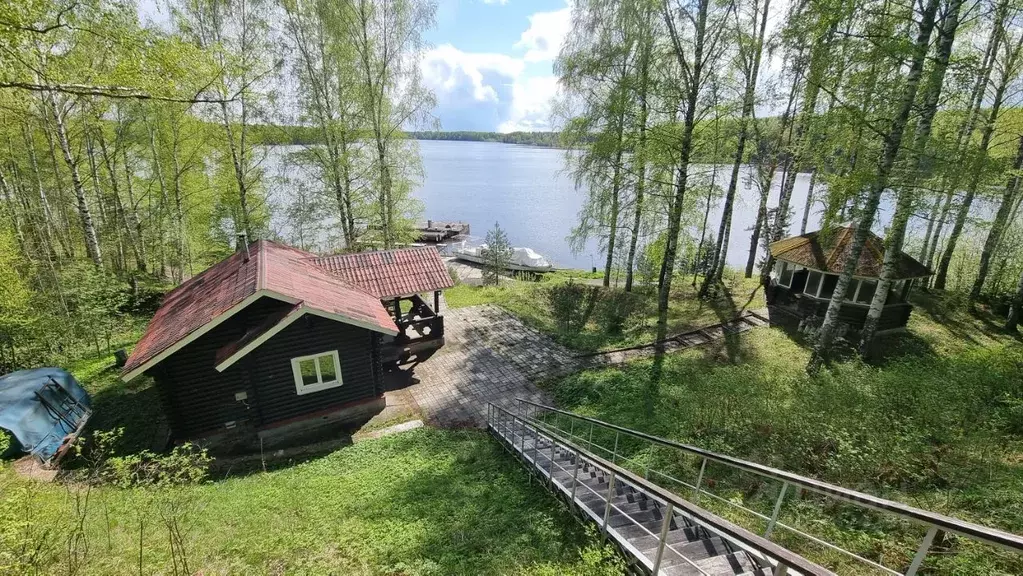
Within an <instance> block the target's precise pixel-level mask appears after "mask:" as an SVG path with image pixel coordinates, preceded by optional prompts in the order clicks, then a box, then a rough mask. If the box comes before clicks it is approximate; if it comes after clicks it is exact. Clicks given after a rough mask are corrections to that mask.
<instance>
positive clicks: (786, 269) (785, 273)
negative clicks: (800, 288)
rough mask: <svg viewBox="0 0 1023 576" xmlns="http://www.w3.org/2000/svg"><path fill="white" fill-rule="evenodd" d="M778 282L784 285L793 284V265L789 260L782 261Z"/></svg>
mask: <svg viewBox="0 0 1023 576" xmlns="http://www.w3.org/2000/svg"><path fill="white" fill-rule="evenodd" d="M778 283H779V284H781V285H782V286H791V285H792V265H791V264H789V263H788V262H782V268H781V278H779V279H778Z"/></svg>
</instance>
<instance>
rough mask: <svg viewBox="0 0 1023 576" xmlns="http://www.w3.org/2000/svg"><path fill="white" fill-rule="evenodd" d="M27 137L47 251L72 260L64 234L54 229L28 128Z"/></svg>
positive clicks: (26, 143) (25, 134) (26, 130)
mask: <svg viewBox="0 0 1023 576" xmlns="http://www.w3.org/2000/svg"><path fill="white" fill-rule="evenodd" d="M24 136H25V150H26V151H27V152H28V160H29V166H31V167H32V175H33V177H34V178H35V183H36V189H37V192H38V195H39V208H40V209H41V210H42V220H43V234H44V236H45V238H46V239H47V243H48V246H47V249H48V250H49V252H50V254H52V255H53V256H54V257H57V258H58V260H59V254H61V253H63V254H64V256H65V257H67V258H70V257H71V256H72V254H71V252H70V250H69V249H68V246H67V244H66V243H65V241H64V236H63V234H60V233H56V232H55V231H54V229H53V211H52V209H51V208H50V201H49V198H47V196H46V187H45V186H43V177H42V174H41V173H40V172H39V162H38V160H37V158H36V150H35V142H34V140H33V138H32V132H31V131H30V130H29V128H28V127H25V129H24ZM54 239H56V242H57V244H58V245H59V246H60V249H61V250H60V252H58V251H57V248H56V246H54V245H53V242H54Z"/></svg>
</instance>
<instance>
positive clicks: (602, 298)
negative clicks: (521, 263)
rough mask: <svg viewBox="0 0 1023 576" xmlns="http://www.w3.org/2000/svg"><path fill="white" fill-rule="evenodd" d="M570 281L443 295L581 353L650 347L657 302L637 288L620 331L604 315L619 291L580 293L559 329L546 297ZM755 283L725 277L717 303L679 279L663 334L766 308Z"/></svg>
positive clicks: (461, 289)
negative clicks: (501, 313)
mask: <svg viewBox="0 0 1023 576" xmlns="http://www.w3.org/2000/svg"><path fill="white" fill-rule="evenodd" d="M569 281H572V280H571V279H569V278H568V277H566V276H552V277H551V278H549V279H546V280H545V281H543V282H517V281H516V282H505V283H503V284H502V285H501V286H498V287H494V286H482V287H479V286H470V285H467V284H459V285H458V286H455V287H454V288H451V289H448V290H446V291H445V292H444V298H445V300H446V301H447V305H448V306H450V307H451V308H461V307H465V306H476V305H480V304H496V305H498V306H501V307H503V308H505V309H506V310H508V311H509V312H511V313H513V314H515V315H516V316H518V317H519V318H521V319H522V320H523V321H524V322H525V323H526V324H528V325H530V326H532V327H534V328H536V329H538V330H540V331H542V332H546V333H548V334H550V335H551V336H553V337H554V338H555V339H556V340H557V341H558V342H560V343H561V344H564V345H565V346H568V347H569V348H572V349H574V350H579V351H583V352H590V351H596V350H607V349H613V348H621V347H627V346H634V345H637V344H644V343H647V342H652V341H653V340H654V338H655V336H656V322H657V303H656V298H655V297H654V295H655V294H654V289H653V287H649V286H637V287H636V289H635V292H634V295H633V296H632V297H631V298H630V308H631V309H630V310H629V313H628V314H627V317H626V318H625V319H624V322H623V327H622V328H621V329H614V328H612V327H611V326H609V324H608V322H607V320H606V314H604V312H605V311H606V309H607V308H608V307H610V306H613V305H615V301H614V300H613V299H614V298H615V297H616V295H621V294H622V289H620V288H610V289H605V288H602V287H600V286H590V285H586V286H585V293H584V295H583V297H582V298H581V299H580V300H579V302H578V309H577V310H575V311H573V321H572V327H571V328H570V329H568V330H566V329H563V327H561V326H559V324H558V321H557V320H556V315H555V314H554V312H553V309H552V305H551V303H550V302H549V300H548V298H547V296H546V293H547V291H549V290H550V289H551V287H552V286H557V285H559V284H564V283H566V282H569ZM758 284H759V282H758V279H757V278H751V279H747V278H742V276H741V275H740V274H735V273H734V272H730V273H729V274H728V275H727V278H726V283H725V285H726V287H727V291H726V292H725V293H724V294H722V295H720V296H719V297H717V298H714V299H711V300H703V299H700V298H697V297H696V291H697V288H696V287H693V285H692V277H690V276H687V277H678V278H677V279H676V280H675V282H674V283H673V286H672V295H671V302H670V306H669V309H668V334H669V335H671V334H677V333H680V332H685V331H688V330H693V329H696V328H700V327H702V326H706V325H710V324H716V323H718V322H722V321H724V320H728V319H731V318H733V317H734V316H735V315H736V314H738V313H739V312H740V310H742V309H757V308H762V307H763V306H765V302H764V297H763V290H758V289H757V288H758Z"/></svg>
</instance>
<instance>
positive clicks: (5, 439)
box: [0, 428, 11, 458]
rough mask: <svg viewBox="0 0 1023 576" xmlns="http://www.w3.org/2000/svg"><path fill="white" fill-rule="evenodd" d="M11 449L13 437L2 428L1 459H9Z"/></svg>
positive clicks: (0, 433)
mask: <svg viewBox="0 0 1023 576" xmlns="http://www.w3.org/2000/svg"><path fill="white" fill-rule="evenodd" d="M10 448H11V435H10V434H8V433H7V431H6V430H4V429H3V428H0V458H6V457H7V451H8V450H10Z"/></svg>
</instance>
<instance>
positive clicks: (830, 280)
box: [820, 274, 838, 299]
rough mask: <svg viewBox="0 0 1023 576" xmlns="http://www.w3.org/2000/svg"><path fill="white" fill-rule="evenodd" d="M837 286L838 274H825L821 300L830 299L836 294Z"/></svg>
mask: <svg viewBox="0 0 1023 576" xmlns="http://www.w3.org/2000/svg"><path fill="white" fill-rule="evenodd" d="M835 284H838V275H837V274H825V275H824V284H822V285H821V295H820V297H821V298H825V299H830V298H831V295H832V294H834V293H835Z"/></svg>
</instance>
